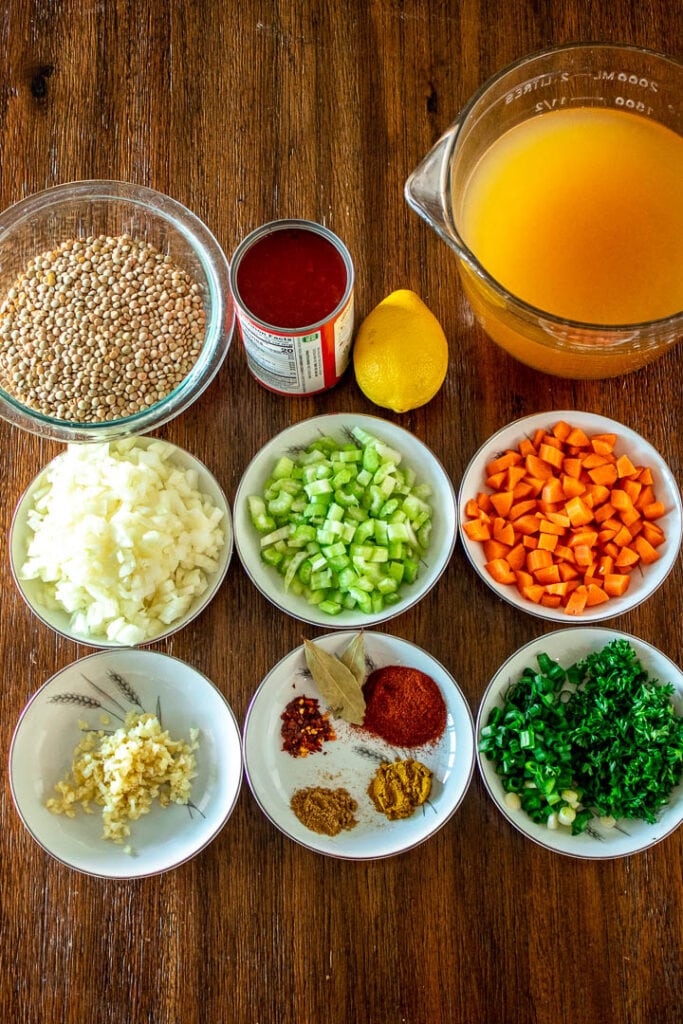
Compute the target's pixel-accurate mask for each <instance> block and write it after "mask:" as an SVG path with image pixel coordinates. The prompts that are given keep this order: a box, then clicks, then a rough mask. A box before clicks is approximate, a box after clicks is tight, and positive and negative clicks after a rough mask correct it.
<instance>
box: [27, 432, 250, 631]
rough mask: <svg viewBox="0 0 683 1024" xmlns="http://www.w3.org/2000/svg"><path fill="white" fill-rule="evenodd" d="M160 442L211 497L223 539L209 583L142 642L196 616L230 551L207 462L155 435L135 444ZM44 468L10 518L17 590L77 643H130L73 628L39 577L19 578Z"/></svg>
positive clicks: (223, 504)
mask: <svg viewBox="0 0 683 1024" xmlns="http://www.w3.org/2000/svg"><path fill="white" fill-rule="evenodd" d="M160 443H161V444H164V445H166V446H167V447H168V448H170V449H171V450H172V454H171V458H172V460H173V462H174V463H175V464H176V465H178V466H179V467H180V468H182V469H185V470H190V469H192V470H194V471H195V472H196V473H197V477H198V487H199V489H200V491H201V492H202V493H203V494H207V495H208V496H209V497H210V498H211V500H212V501H213V503H214V505H216V507H217V508H220V509H221V510H222V512H223V519H222V520H221V523H222V525H223V529H224V535H225V540H224V546H223V550H222V552H221V557H220V562H219V566H218V569H217V570H216V571H215V572H213V573H210V574H207V578H208V583H209V585H208V587H207V589H206V590H205V591H204V593H203V594H201V595H199V596H198V597H197V598H195V600H194V602H193V604H192V605H191V606H190V608H189V610H188V612H187V613H186V614H185V615H183V616H182V618H180V619H178V620H176V621H175V622H173V623H171V624H170V625H169V626H168V627H167V628H166V629H164V630H163V631H161V632H159V633H158V634H157V635H156V636H153V637H147V638H146V639H145V640H144V641H143V643H144V644H149V643H154V642H156V641H158V640H163V639H164V638H165V637H167V636H170V635H171V634H172V633H176V632H177V631H178V630H179V629H182V628H183V627H184V626H186V625H187V624H188V623H189V622H191V621H192V620H193V619H195V618H196V617H197V616H198V615H199V614H200V613H201V612H202V611H203V610H204V609H205V608H206V606H207V605H208V604H209V602H210V601H211V600H212V598H213V597H214V596H215V594H216V592H217V591H218V588H219V587H220V585H221V583H222V582H223V580H224V578H225V574H226V573H227V571H228V566H229V565H230V559H231V557H232V551H233V528H232V518H231V515H230V508H229V505H228V501H227V498H226V497H225V494H224V493H223V490H222V489H221V487H220V485H219V483H218V481H217V480H216V478H215V477H214V476H213V474H212V473H210V472H209V470H208V469H207V468H206V466H205V465H204V464H203V463H202V462H200V461H199V459H196V458H195V457H194V456H193V455H190V453H189V452H186V451H185V450H184V449H182V448H178V447H177V446H176V445H172V444H170V442H167V441H163V442H160V441H159V440H158V439H155V438H151V437H139V438H136V439H135V446H136V447H142V448H147V447H149V445H151V444H160ZM59 458H62V456H61V455H58V456H57V459H59ZM53 461H54V460H53ZM50 465H52V463H50ZM47 469H48V467H45V469H43V470H42V471H41V472H40V473H39V474H38V476H37V477H36V478H35V479H34V480H33V481H32V483H31V484H29V486H28V487H27V489H26V491H25V492H24V494H23V495H22V497H21V500H20V501H19V504H18V505H17V508H16V510H15V513H14V517H13V520H12V526H11V535H10V564H11V568H12V574H13V576H14V581H15V583H16V585H17V587H18V589H19V592H20V594H21V596H22V597H23V598H24V600H25V602H26V604H27V605H28V606H29V608H30V609H31V610H32V611H33V612H34V613H35V614H36V615H37V616H38V618H39V619H40V620H41V622H43V623H45V625H46V626H49V627H50V628H51V629H53V630H55V632H57V633H59V634H61V635H62V636H65V637H68V638H69V639H71V640H75V641H77V642H78V643H83V644H86V645H87V646H89V647H118V648H120V647H122V646H129V645H127V644H120V643H116V642H112V641H108V640H106V639H104V638H102V637H94V636H92V635H90V634H85V633H80V632H76V631H75V630H74V628H73V626H72V616H71V614H70V613H69V612H67V611H65V610H63V609H61V608H48V607H46V606H45V605H44V604H43V603H42V601H41V594H40V589H41V586H42V584H41V583H40V581H38V580H32V579H22V578H21V567H22V565H23V564H24V562H25V560H26V555H27V550H28V545H29V543H30V539H31V537H32V531H31V530H30V528H29V526H28V525H27V515H28V512H29V509H30V508H31V506H32V504H33V501H34V496H35V494H36V492H37V491H39V490H40V488H41V486H43V483H44V480H45V473H46V472H47Z"/></svg>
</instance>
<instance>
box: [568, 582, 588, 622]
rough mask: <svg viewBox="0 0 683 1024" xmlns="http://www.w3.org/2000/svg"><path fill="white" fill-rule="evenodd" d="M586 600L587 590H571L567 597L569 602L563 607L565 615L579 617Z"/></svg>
mask: <svg viewBox="0 0 683 1024" xmlns="http://www.w3.org/2000/svg"><path fill="white" fill-rule="evenodd" d="M587 600H588V589H587V588H586V587H583V586H581V587H577V588H576V590H572V592H571V594H570V595H569V600H568V601H567V603H566V605H565V606H564V610H565V611H566V613H567V615H581V613H582V612H583V610H584V608H585V607H586V602H587Z"/></svg>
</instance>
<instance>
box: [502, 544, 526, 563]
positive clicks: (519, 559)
mask: <svg viewBox="0 0 683 1024" xmlns="http://www.w3.org/2000/svg"><path fill="white" fill-rule="evenodd" d="M526 553H527V549H526V548H525V547H524V545H523V544H521V543H520V544H515V546H514V547H513V548H511V549H510V550H509V551H508V553H507V555H506V556H505V557H506V558H507V561H508V565H509V566H510V568H511V569H522V568H523V566H525V565H526Z"/></svg>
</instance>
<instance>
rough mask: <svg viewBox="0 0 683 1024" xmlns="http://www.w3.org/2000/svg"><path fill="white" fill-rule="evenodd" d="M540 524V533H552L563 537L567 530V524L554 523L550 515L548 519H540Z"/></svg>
mask: <svg viewBox="0 0 683 1024" xmlns="http://www.w3.org/2000/svg"><path fill="white" fill-rule="evenodd" d="M538 524H539V525H538V530H539V533H550V534H552V535H553V536H554V537H556V538H557V537H563V536H564V534H565V532H566V527H565V526H561V525H560V524H559V523H554V522H553V521H552V519H550V517H548V519H539V521H538Z"/></svg>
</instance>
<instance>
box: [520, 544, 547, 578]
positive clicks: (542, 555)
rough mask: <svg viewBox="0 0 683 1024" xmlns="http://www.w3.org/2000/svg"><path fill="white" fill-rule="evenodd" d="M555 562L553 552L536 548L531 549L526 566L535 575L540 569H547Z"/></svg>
mask: <svg viewBox="0 0 683 1024" xmlns="http://www.w3.org/2000/svg"><path fill="white" fill-rule="evenodd" d="M552 564H553V556H552V552H550V551H544V550H542V549H541V550H539V549H538V548H534V550H533V551H529V553H528V554H527V556H526V567H527V569H528V571H529V572H531V573H533V574H534V576H535V575H536V573H537V572H538V570H539V569H545V568H547V566H549V565H552Z"/></svg>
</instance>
